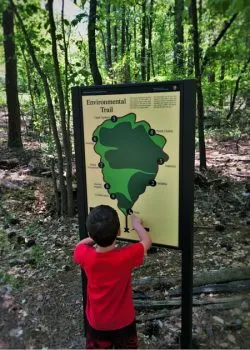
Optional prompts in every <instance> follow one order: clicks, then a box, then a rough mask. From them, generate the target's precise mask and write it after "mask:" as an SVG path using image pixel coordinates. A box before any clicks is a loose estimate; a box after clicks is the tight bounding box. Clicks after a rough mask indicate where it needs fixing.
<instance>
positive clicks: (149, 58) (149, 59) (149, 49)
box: [147, 0, 154, 81]
mask: <svg viewBox="0 0 250 350" xmlns="http://www.w3.org/2000/svg"><path fill="white" fill-rule="evenodd" d="M153 12H154V0H151V1H150V8H149V18H148V47H147V81H149V80H150V77H151V63H152V70H153V75H154V67H153V61H152V58H153V55H152V30H153Z"/></svg>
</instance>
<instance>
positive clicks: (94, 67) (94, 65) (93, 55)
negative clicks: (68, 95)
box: [88, 0, 102, 85]
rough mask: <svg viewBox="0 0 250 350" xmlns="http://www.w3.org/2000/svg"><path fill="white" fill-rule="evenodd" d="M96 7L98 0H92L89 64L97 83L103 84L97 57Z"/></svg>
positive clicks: (89, 28)
mask: <svg viewBox="0 0 250 350" xmlns="http://www.w3.org/2000/svg"><path fill="white" fill-rule="evenodd" d="M96 7H97V0H90V5H89V23H88V43H89V65H90V69H91V73H92V76H93V80H94V84H95V85H102V77H101V74H100V72H99V69H98V64H97V57H96V40H95V29H96V28H95V27H96Z"/></svg>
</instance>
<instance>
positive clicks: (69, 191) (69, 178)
mask: <svg viewBox="0 0 250 350" xmlns="http://www.w3.org/2000/svg"><path fill="white" fill-rule="evenodd" d="M61 24H62V35H63V46H64V66H65V94H64V96H65V107H66V117H67V120H66V136H67V138H66V141H67V143H68V147H67V149H66V158H67V170H66V183H67V209H68V213H67V214H68V215H69V216H70V217H71V216H73V215H74V199H73V176H72V143H71V134H70V104H69V76H68V67H69V59H68V45H67V44H66V37H65V28H64V0H62V10H61ZM59 74H60V73H59ZM59 77H60V75H59Z"/></svg>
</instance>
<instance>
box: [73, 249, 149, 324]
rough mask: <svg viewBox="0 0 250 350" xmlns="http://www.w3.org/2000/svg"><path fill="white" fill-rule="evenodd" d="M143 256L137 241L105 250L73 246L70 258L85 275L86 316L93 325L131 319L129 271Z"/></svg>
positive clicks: (130, 320) (132, 311)
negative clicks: (98, 250) (72, 257)
mask: <svg viewBox="0 0 250 350" xmlns="http://www.w3.org/2000/svg"><path fill="white" fill-rule="evenodd" d="M143 258H144V247H143V245H142V244H141V243H134V244H131V245H128V246H126V247H122V248H119V249H113V250H110V251H108V252H105V253H100V252H96V250H95V248H93V247H91V246H88V245H85V244H78V245H77V246H76V248H75V251H74V260H75V262H76V263H77V264H79V265H80V266H81V268H82V269H84V271H85V273H86V275H87V279H88V283H87V307H86V316H87V319H88V322H89V323H90V325H91V326H92V327H93V328H95V329H97V330H115V329H120V328H123V327H125V326H127V325H129V324H130V323H131V322H133V321H134V319H135V310H134V305H133V298H132V284H131V272H132V269H133V268H135V267H137V266H139V265H141V264H142V263H143Z"/></svg>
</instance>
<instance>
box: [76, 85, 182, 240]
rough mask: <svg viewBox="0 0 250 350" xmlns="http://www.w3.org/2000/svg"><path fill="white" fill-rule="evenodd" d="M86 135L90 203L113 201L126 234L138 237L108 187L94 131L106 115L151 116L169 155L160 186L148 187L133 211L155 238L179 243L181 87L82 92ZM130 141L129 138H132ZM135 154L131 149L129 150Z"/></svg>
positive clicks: (161, 171) (148, 119)
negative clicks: (112, 197)
mask: <svg viewBox="0 0 250 350" xmlns="http://www.w3.org/2000/svg"><path fill="white" fill-rule="evenodd" d="M114 100H123V101H126V103H124V104H118V103H114V104H102V101H103V102H104V101H106V102H107V101H108V102H111V101H114ZM82 105H83V126H84V140H85V145H84V146H85V165H86V185H87V186H86V187H87V202H88V207H89V208H91V207H95V206H97V205H100V204H106V205H110V206H111V207H113V208H114V209H116V210H117V212H118V215H119V218H120V223H121V232H122V234H121V238H125V239H130V240H138V237H137V234H136V233H135V231H134V230H132V227H131V223H130V219H129V217H128V224H129V225H128V227H129V232H128V233H127V232H124V228H125V216H124V214H123V213H122V212H121V211H120V210H119V209H118V208H117V200H112V199H111V198H110V197H109V194H108V193H107V190H106V189H105V188H104V182H103V175H102V170H101V169H100V168H99V167H98V163H99V162H100V156H99V155H98V154H96V153H95V151H94V142H93V141H92V135H93V132H94V131H95V129H96V128H97V127H98V126H99V125H100V124H102V123H103V122H104V121H105V120H106V119H109V118H111V117H112V116H113V115H116V116H117V117H118V118H119V117H122V116H124V115H126V114H128V113H135V114H136V121H137V122H138V121H141V120H145V121H146V122H148V123H149V124H150V126H151V128H152V129H154V130H155V131H156V132H157V133H158V134H160V135H162V136H164V137H165V138H166V140H167V142H166V145H165V146H164V149H163V150H164V152H166V153H167V154H168V156H169V160H168V161H167V162H166V163H164V164H163V165H160V166H159V170H158V173H157V176H156V178H155V180H156V182H157V185H156V186H155V187H150V186H148V187H147V188H146V191H145V192H144V193H143V194H142V195H141V196H140V197H139V198H138V200H137V201H136V203H135V204H134V206H133V212H134V213H135V214H136V215H138V216H139V217H140V218H141V219H142V220H143V224H144V226H145V227H147V228H149V230H150V231H149V232H150V234H151V237H152V240H153V243H156V244H162V245H169V246H174V247H178V246H179V153H180V150H179V144H180V136H179V135H180V92H179V91H171V92H149V93H132V94H117V95H115V94H113V95H94V96H93V95H91V96H83V97H82ZM128 142H129V140H128ZM128 157H129V154H128Z"/></svg>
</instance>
